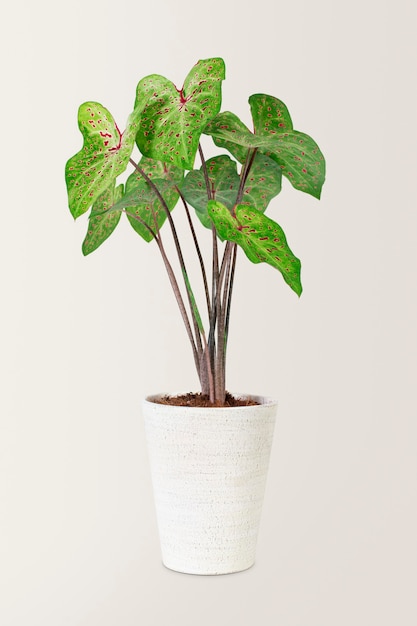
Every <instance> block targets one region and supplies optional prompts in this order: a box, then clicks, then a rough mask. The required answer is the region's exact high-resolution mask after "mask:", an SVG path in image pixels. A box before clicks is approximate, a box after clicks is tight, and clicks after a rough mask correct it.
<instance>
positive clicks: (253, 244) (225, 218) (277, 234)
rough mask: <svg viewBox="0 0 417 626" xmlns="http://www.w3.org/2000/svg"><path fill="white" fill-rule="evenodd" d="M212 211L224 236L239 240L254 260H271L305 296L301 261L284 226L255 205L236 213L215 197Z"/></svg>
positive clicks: (237, 210) (213, 217) (212, 216)
mask: <svg viewBox="0 0 417 626" xmlns="http://www.w3.org/2000/svg"><path fill="white" fill-rule="evenodd" d="M208 213H209V215H210V217H211V219H212V220H213V223H214V225H215V227H216V229H217V232H218V233H219V235H220V236H221V237H222V238H223V239H227V240H228V241H232V242H234V243H237V244H238V245H239V246H240V247H241V248H242V249H243V250H244V252H245V254H246V256H247V257H248V259H249V260H250V261H252V262H253V263H268V264H269V265H271V266H272V267H274V268H276V269H277V270H279V271H280V272H281V274H282V276H283V278H284V280H285V282H286V283H287V284H288V285H289V286H290V287H291V289H293V291H295V293H296V294H297V295H299V296H300V295H301V292H302V286H301V279H300V272H301V263H300V261H299V259H297V257H296V256H294V254H293V253H292V251H291V250H290V248H289V247H288V244H287V240H286V237H285V234H284V231H283V230H282V228H281V227H280V226H279V225H278V224H277V223H276V222H274V221H273V220H271V219H270V218H269V217H266V215H264V214H263V213H261V212H260V211H258V210H257V209H255V208H254V207H251V206H247V205H244V204H239V205H237V206H236V207H235V210H234V212H233V214H232V213H231V212H230V211H229V209H228V208H227V207H225V206H224V204H221V203H220V202H216V201H215V200H211V201H210V202H209V203H208Z"/></svg>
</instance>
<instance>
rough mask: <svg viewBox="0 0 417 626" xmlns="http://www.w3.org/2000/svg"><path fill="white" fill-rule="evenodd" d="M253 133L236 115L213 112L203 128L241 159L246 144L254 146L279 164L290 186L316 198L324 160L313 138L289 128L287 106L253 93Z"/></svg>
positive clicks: (290, 122)
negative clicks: (213, 116) (210, 119)
mask: <svg viewBox="0 0 417 626" xmlns="http://www.w3.org/2000/svg"><path fill="white" fill-rule="evenodd" d="M249 102H250V104H251V110H252V114H253V117H254V127H255V134H253V133H251V132H250V131H249V130H248V128H247V127H246V126H245V125H244V124H243V123H242V122H241V121H240V120H239V118H238V117H236V115H234V114H233V113H230V112H224V113H220V114H219V115H217V116H216V117H215V118H214V119H213V120H212V121H211V122H210V123H209V124H208V125H207V127H206V128H205V130H204V132H205V133H206V134H208V135H211V136H212V137H213V140H214V142H215V144H216V145H218V146H221V147H224V148H226V149H227V150H229V152H231V154H233V155H234V156H235V157H236V158H237V159H238V160H239V161H241V162H242V163H243V161H244V159H245V158H246V152H247V150H248V148H258V151H259V152H261V153H262V154H265V155H267V156H269V157H270V158H271V159H273V160H274V161H276V163H278V165H279V166H280V167H281V170H282V174H283V175H284V176H285V177H286V178H288V180H289V181H290V182H291V184H292V185H293V187H295V188H296V189H299V190H300V191H304V192H305V193H309V194H310V195H312V196H314V197H315V198H320V194H321V189H322V186H323V183H324V180H325V174H326V170H325V161H324V157H323V154H322V153H321V151H320V148H319V147H318V145H317V144H316V142H315V141H314V140H313V139H312V138H311V137H310V136H309V135H306V134H305V133H301V132H299V131H297V130H294V129H293V128H292V121H291V118H290V115H289V113H288V109H287V108H286V106H285V105H284V103H283V102H281V101H280V100H278V99H277V98H274V97H273V96H266V95H264V94H255V95H253V96H251V97H250V98H249Z"/></svg>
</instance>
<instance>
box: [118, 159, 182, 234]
mask: <svg viewBox="0 0 417 626" xmlns="http://www.w3.org/2000/svg"><path fill="white" fill-rule="evenodd" d="M139 166H140V168H141V169H142V170H143V171H144V172H145V174H146V175H147V176H148V177H149V178H150V179H151V180H152V182H154V183H155V185H156V186H157V188H158V190H159V192H160V193H161V195H162V197H163V198H164V200H165V202H166V204H167V206H168V209H169V210H170V211H171V210H172V209H173V208H174V207H175V205H176V204H177V201H178V198H179V193H178V191H177V187H179V186H180V185H181V183H182V180H183V177H184V170H182V169H181V168H179V167H177V166H175V165H168V164H167V163H162V162H161V161H156V160H155V159H149V158H147V157H143V158H142V159H141V161H140V163H139ZM122 209H125V210H126V215H127V217H128V219H129V222H130V224H131V225H132V227H133V228H134V230H135V231H136V232H137V233H138V234H139V235H140V236H141V237H143V239H145V241H151V240H152V234H151V232H150V230H149V229H148V228H146V226H145V225H144V224H143V222H145V223H146V224H148V226H150V228H151V229H152V230H153V231H159V229H160V228H161V227H162V225H163V224H164V222H165V220H166V218H167V214H166V211H165V209H164V207H163V206H162V203H161V201H160V200H159V198H158V196H157V194H156V193H155V191H154V189H153V188H152V187H151V186H150V185H149V183H148V182H147V181H146V180H145V178H143V177H142V176H141V174H139V172H137V171H135V172H133V173H132V174H131V175H130V176H129V178H128V179H127V181H126V193H125V195H124V196H123V197H122V198H121V199H120V200H119V201H118V202H117V203H115V204H114V206H113V207H112V209H111V210H112V211H121V210H122Z"/></svg>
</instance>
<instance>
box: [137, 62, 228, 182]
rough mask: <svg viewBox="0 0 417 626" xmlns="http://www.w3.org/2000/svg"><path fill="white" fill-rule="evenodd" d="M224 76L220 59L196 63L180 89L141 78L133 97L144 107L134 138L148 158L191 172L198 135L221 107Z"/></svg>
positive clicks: (160, 80)
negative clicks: (169, 163)
mask: <svg viewBox="0 0 417 626" xmlns="http://www.w3.org/2000/svg"><path fill="white" fill-rule="evenodd" d="M224 76H225V68H224V61H223V59H220V58H213V59H205V60H201V61H199V62H198V63H197V64H196V65H195V66H194V67H193V68H192V70H191V71H190V73H189V74H188V76H187V78H186V79H185V81H184V85H183V87H182V89H177V88H176V86H175V85H174V84H173V83H172V82H171V81H169V80H168V79H167V78H164V77H163V76H160V75H159V74H151V75H150V76H147V77H146V78H143V79H142V80H141V81H140V82H139V84H138V86H137V93H136V103H137V106H139V105H140V107H141V106H142V104H143V103H146V104H145V108H144V110H143V115H142V118H141V121H140V127H139V129H138V133H137V136H136V142H137V145H138V148H139V150H140V151H141V152H142V154H144V155H145V156H147V157H151V158H154V159H158V160H160V161H164V162H171V163H173V164H175V165H178V166H179V167H182V168H183V169H189V170H191V169H192V168H193V164H194V159H195V154H196V151H197V148H198V143H199V140H200V135H201V133H202V132H203V130H204V127H205V126H206V124H207V123H208V122H209V121H210V120H211V119H212V118H213V117H215V116H216V115H217V113H218V112H219V111H220V106H221V82H222V80H223V79H224Z"/></svg>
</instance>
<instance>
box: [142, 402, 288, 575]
mask: <svg viewBox="0 0 417 626" xmlns="http://www.w3.org/2000/svg"><path fill="white" fill-rule="evenodd" d="M153 398H154V397H149V398H147V400H145V401H144V403H143V413H144V417H145V429H146V439H147V446H148V453H149V461H150V467H151V475H152V483H153V487H154V498H155V507H156V514H157V521H158V529H159V536H160V542H161V551H162V561H163V563H164V565H165V566H166V567H167V568H169V569H172V570H175V571H177V572H182V573H187V574H202V575H215V574H230V573H233V572H240V571H243V570H246V569H248V568H250V567H251V566H252V565H253V564H254V561H255V553H256V541H257V536H258V530H259V522H260V517H261V510H262V503H263V496H264V490H265V482H266V476H267V471H268V463H269V456H270V450H271V445H272V438H273V431H274V424H275V416H276V409H277V404H276V402H275V401H273V400H270V399H268V398H262V397H254V399H256V400H257V401H258V402H261V404H259V405H257V406H245V407H233V408H190V407H179V406H167V405H161V404H157V403H155V402H153V401H152V400H153Z"/></svg>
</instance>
